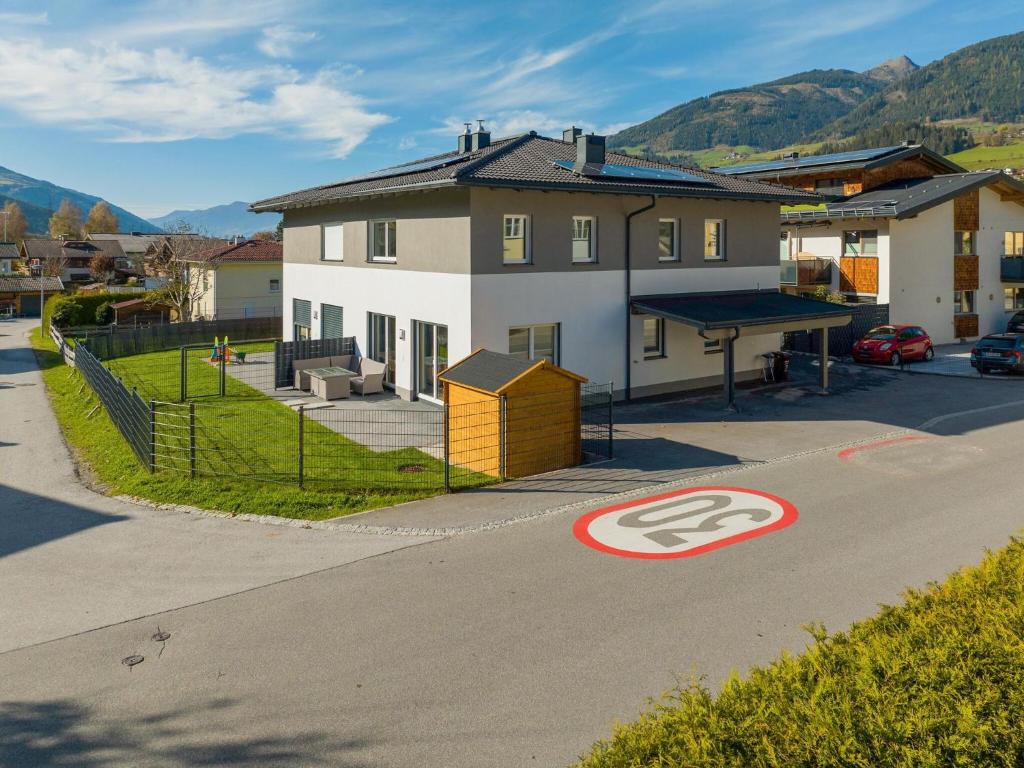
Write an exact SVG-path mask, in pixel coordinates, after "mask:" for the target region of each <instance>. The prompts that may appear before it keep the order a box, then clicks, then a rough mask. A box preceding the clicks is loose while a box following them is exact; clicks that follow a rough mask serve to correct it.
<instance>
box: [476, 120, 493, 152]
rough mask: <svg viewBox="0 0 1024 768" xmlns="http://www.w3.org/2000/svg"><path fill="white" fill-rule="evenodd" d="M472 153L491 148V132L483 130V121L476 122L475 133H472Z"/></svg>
mask: <svg viewBox="0 0 1024 768" xmlns="http://www.w3.org/2000/svg"><path fill="white" fill-rule="evenodd" d="M472 146H473V151H474V152H476V151H477V150H478V149H484V148H485V147H489V146H491V132H490V131H485V130H484V121H483V120H477V121H476V131H474V132H473V145H472Z"/></svg>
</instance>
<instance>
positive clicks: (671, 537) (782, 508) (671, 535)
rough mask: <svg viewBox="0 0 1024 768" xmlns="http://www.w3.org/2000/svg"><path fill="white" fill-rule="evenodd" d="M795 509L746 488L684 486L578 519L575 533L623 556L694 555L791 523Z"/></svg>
mask: <svg viewBox="0 0 1024 768" xmlns="http://www.w3.org/2000/svg"><path fill="white" fill-rule="evenodd" d="M796 519H797V511H796V507H794V506H793V505H792V504H790V503H789V502H788V501H786V500H785V499H780V498H779V497H778V496H772V495H771V494H769V493H765V492H763V491H753V490H750V489H747V488H729V487H724V486H706V487H702V488H684V489H682V490H679V491H672V492H670V493H663V494H659V495H657V496H647V497H645V498H642V499H634V500H633V501H627V502H625V503H623V504H616V505H615V506H612V507H602V508H601V509H596V510H594V511H593V512H588V513H587V514H585V515H584V516H583V517H581V518H579V519H578V520H577V521H576V522H575V524H574V525H573V527H572V532H573V535H574V536H576V538H577V539H579V540H580V541H581V542H583V543H584V544H586V545H587V546H588V547H593V548H594V549H597V550H600V551H601V552H607V553H608V554H611V555H618V556H620V557H638V558H642V559H647V560H664V559H667V558H674V557H693V556H694V555H702V554H704V553H705V552H711V551H713V550H716V549H720V548H722V547H727V546H729V545H730V544H735V543H736V542H738V541H743V540H744V539H749V538H753V537H754V536H762V535H764V534H766V533H771V532H772V531H777V530H779V529H781V528H785V527H786V526H787V525H791V524H792V523H794V522H795V521H796Z"/></svg>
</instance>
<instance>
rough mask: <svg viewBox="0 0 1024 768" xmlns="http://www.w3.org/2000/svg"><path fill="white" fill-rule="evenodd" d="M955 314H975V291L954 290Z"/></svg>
mask: <svg viewBox="0 0 1024 768" xmlns="http://www.w3.org/2000/svg"><path fill="white" fill-rule="evenodd" d="M953 314H955V315H973V314H974V291H953Z"/></svg>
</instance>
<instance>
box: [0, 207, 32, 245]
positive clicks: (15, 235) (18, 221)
mask: <svg viewBox="0 0 1024 768" xmlns="http://www.w3.org/2000/svg"><path fill="white" fill-rule="evenodd" d="M0 216H3V217H4V222H3V227H4V231H3V234H4V240H5V241H7V242H9V243H20V242H21V241H22V240H24V239H25V235H26V233H27V232H28V219H26V218H25V214H24V213H22V212H21V206H20V205H18V204H17V203H16V202H14V201H13V200H8V201H7V204H6V205H5V206H4V209H3V212H2V213H0Z"/></svg>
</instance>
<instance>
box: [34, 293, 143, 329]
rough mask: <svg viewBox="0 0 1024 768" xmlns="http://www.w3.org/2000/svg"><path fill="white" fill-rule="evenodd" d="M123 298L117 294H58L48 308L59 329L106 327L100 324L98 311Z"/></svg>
mask: <svg viewBox="0 0 1024 768" xmlns="http://www.w3.org/2000/svg"><path fill="white" fill-rule="evenodd" d="M123 298H124V296H123V295H120V294H117V293H75V294H58V295H57V296H54V297H53V298H52V299H50V300H49V301H47V302H46V308H47V313H48V317H49V318H50V319H52V320H53V324H54V325H56V326H57V327H58V328H68V327H70V326H76V325H105V323H100V322H98V315H97V310H98V309H99V308H100V306H102V305H103V304H112V303H114V302H116V301H120V300H121V299H123ZM107 322H110V321H109V320H108V321H107Z"/></svg>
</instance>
